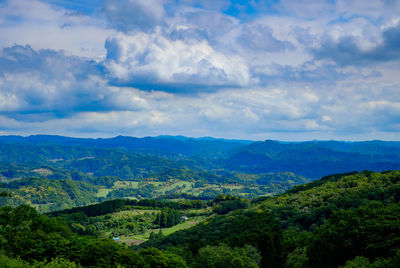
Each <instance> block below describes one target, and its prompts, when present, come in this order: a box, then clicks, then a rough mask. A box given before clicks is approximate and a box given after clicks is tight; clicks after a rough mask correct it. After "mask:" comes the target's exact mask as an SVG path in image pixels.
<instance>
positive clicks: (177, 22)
mask: <svg viewBox="0 0 400 268" xmlns="http://www.w3.org/2000/svg"><path fill="white" fill-rule="evenodd" d="M250 2H251V3H246V4H238V3H236V2H232V1H227V0H226V1H225V0H219V1H197V0H181V1H169V0H151V1H144V0H135V1H134V0H126V1H122V0H118V1H111V0H110V1H104V2H103V5H102V6H101V7H100V8H99V9H97V10H95V11H93V13H85V14H82V13H79V12H77V11H76V10H74V9H73V4H71V5H63V6H60V5H58V4H57V3H58V1H39V0H29V1H28V0H12V1H11V0H8V1H3V2H2V3H1V4H0V47H1V49H2V50H1V52H0V133H4V134H11V133H14V134H32V133H53V134H64V135H74V136H114V135H117V134H124V135H133V136H146V135H160V134H172V135H174V134H176V135H179V134H183V135H188V136H210V135H211V136H217V137H227V138H252V139H266V138H272V139H289V140H301V139H315V138H320V139H323V138H325V139H332V138H336V139H369V138H380V139H382V138H386V139H399V137H398V133H399V130H400V129H399V126H400V122H399V117H398V114H399V107H400V95H399V94H398V89H399V86H400V77H399V75H398V73H399V66H400V65H399V61H400V54H399V51H400V41H399V36H400V23H399V20H400V17H399V15H398V14H399V12H398V11H399V6H400V4H399V3H398V2H397V1H386V0H382V1H380V0H373V1H369V2H368V3H365V1H361V0H351V1H339V0H337V1H320V2H319V3H317V4H315V1H314V2H313V1H309V0H298V1H286V0H281V1H272V2H271V1H263V0H260V1H250ZM71 7H72V9H71ZM250 15H251V16H250ZM14 43H17V44H19V45H14ZM26 44H29V45H26ZM194 93H195V94H194ZM105 126H107V127H105ZM1 131H3V132H1Z"/></svg>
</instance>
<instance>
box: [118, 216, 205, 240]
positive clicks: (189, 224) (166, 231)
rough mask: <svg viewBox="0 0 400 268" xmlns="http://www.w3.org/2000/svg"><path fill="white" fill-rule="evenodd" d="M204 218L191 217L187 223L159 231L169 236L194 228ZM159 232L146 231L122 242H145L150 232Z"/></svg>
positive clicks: (128, 237)
mask: <svg viewBox="0 0 400 268" xmlns="http://www.w3.org/2000/svg"><path fill="white" fill-rule="evenodd" d="M206 218H207V217H206V216H198V217H193V218H189V219H188V220H187V221H184V222H182V223H180V224H177V225H175V226H172V227H169V228H161V231H162V233H163V235H170V234H172V233H174V232H176V231H180V230H184V229H188V228H190V227H193V226H195V225H196V224H198V223H199V222H202V221H204V220H205V219H206ZM159 231H160V229H159V228H158V229H151V230H148V231H147V232H145V233H143V234H138V235H132V236H125V237H124V240H129V239H130V240H138V241H143V242H144V241H147V240H149V236H150V233H152V232H156V233H158V232H159ZM121 241H122V238H121Z"/></svg>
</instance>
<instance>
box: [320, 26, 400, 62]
mask: <svg viewBox="0 0 400 268" xmlns="http://www.w3.org/2000/svg"><path fill="white" fill-rule="evenodd" d="M381 36H382V41H381V42H377V43H376V45H375V46H374V47H373V48H368V49H365V48H361V47H360V42H362V41H363V40H359V38H356V37H355V36H353V35H345V36H343V37H341V38H339V40H337V41H335V40H333V39H332V38H330V37H326V38H325V40H324V41H323V42H322V43H321V45H320V47H319V48H317V49H314V50H312V53H313V54H314V55H315V57H316V58H318V59H331V60H334V61H335V62H337V63H338V64H340V65H344V66H346V65H365V64H366V65H369V64H375V63H379V62H388V61H397V60H399V59H400V23H398V24H397V25H395V26H392V27H389V28H387V29H385V30H384V31H383V32H382V35H381Z"/></svg>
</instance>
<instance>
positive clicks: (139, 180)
mask: <svg viewBox="0 0 400 268" xmlns="http://www.w3.org/2000/svg"><path fill="white" fill-rule="evenodd" d="M399 168H400V143H398V142H381V141H370V142H335V141H326V142H324V141H314V142H299V143H294V142H292V143H284V142H278V141H265V142H251V141H243V140H219V139H212V138H203V139H193V138H185V137H146V138H132V137H122V136H119V137H116V138H110V139H80V138H68V137H61V136H40V135H38V136H29V137H20V136H0V183H2V185H1V186H0V192H5V193H7V194H9V195H11V196H13V198H11V199H0V205H3V206H5V205H10V206H17V205H21V204H29V205H32V206H33V207H35V208H36V209H37V210H38V211H39V212H49V211H56V210H62V209H67V208H72V207H76V206H83V205H89V204H93V203H97V202H102V201H106V200H112V199H120V198H131V199H132V198H134V199H151V198H153V199H154V198H161V197H168V196H170V195H174V194H181V195H189V196H195V197H196V198H198V199H202V200H212V199H213V198H215V197H217V196H218V195H220V194H225V195H233V196H240V197H242V198H247V199H251V198H257V197H259V196H272V195H276V194H280V193H283V192H284V191H286V190H289V189H291V188H292V187H294V186H295V185H299V184H304V183H307V182H310V181H313V180H315V179H318V178H320V177H321V176H325V175H329V174H333V173H343V172H348V171H354V170H356V171H362V170H365V169H368V170H373V171H382V170H395V169H399Z"/></svg>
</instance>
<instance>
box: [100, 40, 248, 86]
mask: <svg viewBox="0 0 400 268" xmlns="http://www.w3.org/2000/svg"><path fill="white" fill-rule="evenodd" d="M106 49H107V60H106V62H105V66H106V68H107V70H108V71H109V75H110V77H111V79H112V81H113V82H114V83H115V84H119V85H131V86H135V87H139V88H143V89H154V90H165V91H177V92H183V91H186V90H190V91H204V90H206V91H207V89H209V90H212V89H215V88H216V87H229V86H230V87H236V86H245V85H247V84H248V83H249V82H250V74H249V70H248V67H247V65H246V62H245V61H244V60H243V59H242V58H241V57H239V56H236V55H225V54H222V53H220V52H217V51H215V50H214V49H213V48H212V47H211V46H210V45H209V44H208V43H207V42H206V41H196V40H185V41H183V40H170V39H167V38H166V37H164V36H163V35H162V34H160V33H152V34H145V33H138V34H135V35H124V34H119V35H116V36H114V37H112V38H109V39H107V41H106ZM190 91H189V92H190Z"/></svg>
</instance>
